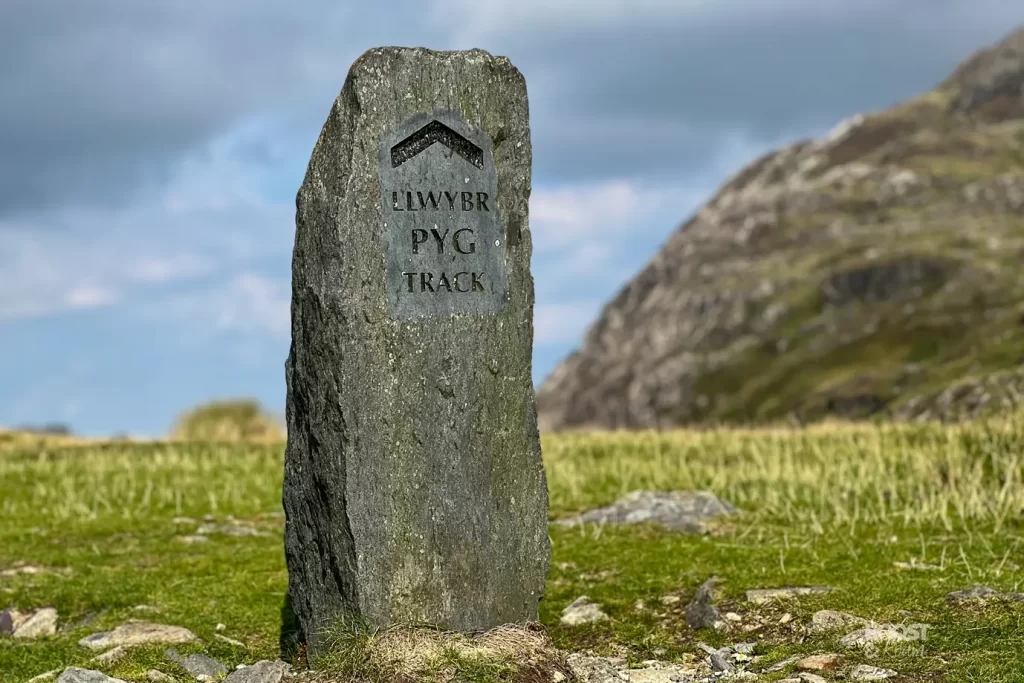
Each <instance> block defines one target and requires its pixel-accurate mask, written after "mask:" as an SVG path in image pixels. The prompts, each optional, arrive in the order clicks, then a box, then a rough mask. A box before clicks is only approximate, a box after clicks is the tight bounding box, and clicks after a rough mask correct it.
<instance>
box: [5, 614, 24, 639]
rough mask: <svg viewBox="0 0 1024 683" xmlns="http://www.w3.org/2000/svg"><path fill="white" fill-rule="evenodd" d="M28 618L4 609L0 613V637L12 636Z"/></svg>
mask: <svg viewBox="0 0 1024 683" xmlns="http://www.w3.org/2000/svg"><path fill="white" fill-rule="evenodd" d="M27 618H28V615H27V614H25V613H23V612H19V611H18V610H16V609H5V610H4V611H3V612H0V635H2V636H10V635H14V630H15V629H16V628H18V626H21V624H22V623H23V622H24V621H25V619H27Z"/></svg>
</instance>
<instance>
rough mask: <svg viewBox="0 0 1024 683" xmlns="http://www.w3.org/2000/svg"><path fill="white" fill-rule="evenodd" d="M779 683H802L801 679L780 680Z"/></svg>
mask: <svg viewBox="0 0 1024 683" xmlns="http://www.w3.org/2000/svg"><path fill="white" fill-rule="evenodd" d="M779 683H802V681H801V680H800V679H799V678H782V679H779Z"/></svg>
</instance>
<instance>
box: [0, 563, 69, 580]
mask: <svg viewBox="0 0 1024 683" xmlns="http://www.w3.org/2000/svg"><path fill="white" fill-rule="evenodd" d="M55 571H56V570H54V569H50V568H48V567H43V566H41V565H38V564H30V563H28V562H15V563H14V564H12V565H11V566H10V567H8V568H7V569H3V570H0V577H3V578H10V577H13V576H17V575H18V574H28V575H37V574H51V573H54V572H55Z"/></svg>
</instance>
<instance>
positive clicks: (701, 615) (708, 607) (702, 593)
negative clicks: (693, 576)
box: [686, 576, 723, 629]
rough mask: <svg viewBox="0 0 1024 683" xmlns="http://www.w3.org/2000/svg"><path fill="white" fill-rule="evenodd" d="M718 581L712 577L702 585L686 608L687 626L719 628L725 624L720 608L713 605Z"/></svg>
mask: <svg viewBox="0 0 1024 683" xmlns="http://www.w3.org/2000/svg"><path fill="white" fill-rule="evenodd" d="M716 581H717V578H716V577H714V576H712V577H711V578H710V579H708V580H707V581H705V582H704V583H702V584H701V585H700V587H699V588H698V589H697V593H696V595H694V596H693V600H691V601H690V604H688V605H687V606H686V625H687V626H689V627H690V628H693V629H702V628H719V627H720V625H722V624H723V622H722V618H721V615H720V614H719V613H718V608H717V607H715V605H714V604H713V603H714V599H715V594H714V589H715V582H716Z"/></svg>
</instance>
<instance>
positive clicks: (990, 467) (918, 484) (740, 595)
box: [0, 415, 1024, 683]
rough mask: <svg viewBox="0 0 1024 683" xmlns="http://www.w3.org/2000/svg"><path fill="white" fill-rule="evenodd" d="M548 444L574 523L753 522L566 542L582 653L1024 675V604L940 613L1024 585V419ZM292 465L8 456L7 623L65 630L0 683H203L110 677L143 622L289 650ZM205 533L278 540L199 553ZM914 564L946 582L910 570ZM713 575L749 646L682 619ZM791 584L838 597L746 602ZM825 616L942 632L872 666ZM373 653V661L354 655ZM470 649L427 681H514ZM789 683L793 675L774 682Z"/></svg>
mask: <svg viewBox="0 0 1024 683" xmlns="http://www.w3.org/2000/svg"><path fill="white" fill-rule="evenodd" d="M543 448H544V455H545V461H546V466H547V472H548V480H549V491H550V497H551V507H552V514H553V515H554V516H557V517H562V516H566V515H570V514H572V513H574V512H576V511H580V510H584V509H587V508H590V507H593V506H596V505H601V504H606V503H609V502H611V501H613V500H615V499H616V498H618V497H619V496H621V495H623V494H625V493H626V492H628V491H631V490H635V489H640V488H649V489H707V490H711V491H714V492H715V493H716V494H718V495H720V496H722V497H723V498H725V499H727V500H729V501H731V502H733V503H734V504H735V505H737V506H738V507H739V508H741V510H742V511H743V512H742V513H741V514H739V515H737V516H735V517H731V518H727V519H724V520H722V521H721V522H719V523H717V524H716V525H714V527H713V531H712V533H710V534H707V535H683V534H674V533H668V532H664V531H661V530H659V529H657V528H653V527H629V528H615V527H595V526H585V527H561V526H553V527H552V528H551V534H552V540H553V545H552V549H553V552H552V555H553V559H552V569H551V572H550V575H549V580H548V587H547V595H546V597H545V599H544V601H543V602H542V604H541V614H540V617H541V622H542V624H543V626H544V627H546V629H547V632H548V634H549V635H550V637H551V638H552V639H553V641H554V643H555V645H557V646H558V647H559V648H562V649H563V650H581V649H592V650H594V651H595V652H598V653H601V654H612V653H615V654H621V655H623V656H626V657H628V658H629V659H630V660H631V661H633V662H639V661H642V660H644V659H651V658H658V659H668V660H676V661H685V660H687V659H693V658H694V657H696V656H697V655H698V654H699V650H697V648H696V644H697V643H698V642H706V643H709V644H714V645H718V644H728V643H734V642H742V641H748V642H756V643H757V646H756V650H755V654H758V655H761V656H763V657H765V659H764V660H763V661H764V662H771V661H775V660H781V659H783V658H785V657H787V656H790V655H792V654H804V653H806V654H812V653H820V652H832V651H834V652H841V653H844V654H845V655H846V665H847V666H852V665H854V664H856V663H861V662H866V663H871V664H874V665H877V666H885V667H888V668H892V669H896V670H897V671H899V672H900V673H901V674H902V676H903V677H902V678H901V679H898V680H904V681H905V680H929V681H931V680H951V681H986V682H992V681H1019V680H1024V605H1022V604H1019V603H1008V602H1001V601H990V602H988V603H985V604H971V605H963V606H955V605H951V604H949V603H947V601H946V600H945V599H944V596H945V594H946V593H948V592H949V591H954V590H960V589H963V588H967V587H969V586H970V585H972V584H985V585H989V586H991V587H993V588H996V589H997V590H1003V591H1021V590H1024V569H1022V567H1021V563H1022V558H1024V543H1022V531H1024V524H1022V523H1021V512H1022V511H1024V485H1022V481H1021V478H1022V475H1024V416H1021V415H1016V416H1010V417H1005V418H1000V419H993V420H989V421H986V422H984V423H975V424H969V425H961V426H941V425H937V424H930V423H929V424H918V425H893V424H881V425H856V426H855V425H846V424H838V423H833V424H825V425H820V426H814V427H808V428H804V429H789V428H760V429H748V430H744V429H729V430H725V429H722V430H713V429H708V430H688V431H676V432H666V433H607V434H565V435H552V436H546V437H545V438H544V440H543ZM282 451H283V449H282V447H281V446H280V445H279V444H254V445H246V444H240V443H238V444H222V445H217V444H191V443H126V442H120V443H95V442H81V441H74V442H68V441H61V440H56V441H47V440H40V439H34V440H31V441H29V442H24V441H19V440H14V439H10V440H6V441H2V442H0V520H2V522H0V571H2V570H4V569H9V568H12V567H15V566H16V564H17V563H19V562H28V563H31V564H33V565H38V566H41V567H44V568H47V569H48V570H49V571H46V572H44V573H34V574H29V573H16V574H13V575H0V608H2V607H4V606H7V605H11V606H17V607H21V608H23V609H30V608H36V607H42V606H47V605H52V606H55V607H56V608H57V609H58V611H59V613H60V617H61V624H62V626H63V627H64V628H65V629H67V630H65V631H64V632H61V633H59V634H58V635H56V636H52V637H48V638H44V639H41V640H38V641H20V640H18V641H15V640H12V639H10V638H0V683H12V682H19V683H20V682H21V681H25V680H28V679H29V678H31V677H33V676H35V675H37V674H40V673H42V672H44V671H48V670H51V669H55V668H60V667H63V666H69V665H78V666H83V665H84V666H87V667H89V668H97V669H100V670H103V671H105V672H106V673H108V674H110V675H113V676H116V677H118V678H122V679H126V680H144V678H145V672H146V670H147V669H150V668H159V669H161V670H163V671H166V672H167V673H169V674H171V675H173V676H175V677H176V678H177V679H179V680H182V681H184V680H188V678H187V676H186V674H185V673H184V671H183V670H181V669H179V668H178V667H177V666H176V665H174V664H172V663H170V662H169V661H168V660H167V659H166V657H165V655H164V654H163V653H164V650H165V647H164V646H146V647H140V648H137V649H133V650H131V651H130V652H129V654H128V655H127V656H126V657H125V658H124V659H122V660H120V661H119V662H116V663H113V664H110V665H98V664H95V663H92V664H89V663H87V661H88V659H89V658H90V657H92V656H94V655H95V653H93V652H91V651H88V650H85V649H84V648H81V647H79V646H78V645H77V644H76V643H77V641H78V640H79V639H81V638H82V637H84V636H85V635H88V634H90V633H94V632H96V631H100V630H106V629H109V628H113V627H114V626H117V625H119V624H121V623H124V622H125V621H126V620H128V619H131V618H135V619H145V620H149V621H158V622H160V623H167V624H174V625H179V626H184V627H187V628H189V629H191V630H192V631H193V632H194V633H196V635H198V636H199V637H200V638H201V639H202V641H203V643H202V644H192V645H185V646H179V647H178V648H177V649H178V650H179V652H182V653H189V652H200V651H202V652H205V653H207V654H209V655H210V656H212V657H214V658H217V659H219V660H220V661H222V662H225V663H226V664H228V665H229V666H231V667H233V666H234V665H236V664H238V663H252V662H254V661H257V660H258V659H265V658H277V657H279V656H281V643H280V638H281V623H282V608H283V605H284V598H285V592H286V589H287V572H286V569H285V563H284V553H283V547H282V539H281V533H282V526H283V515H282V512H281V504H280V490H281V488H280V487H281V477H282V458H283V453H282ZM184 517H188V518H191V520H193V521H188V520H185V519H182V518H184ZM204 518H207V520H212V521H213V522H215V523H219V524H231V523H232V522H235V523H239V524H244V525H246V526H248V527H251V528H253V529H256V530H257V531H259V532H261V533H262V534H264V535H254V536H243V537H237V536H228V535H217V534H213V535H210V537H209V538H210V540H209V542H206V543H200V544H189V543H185V542H182V541H181V540H179V539H180V538H181V537H182V536H187V535H190V534H194V533H195V531H196V528H197V527H198V526H199V525H200V524H202V523H203V522H204ZM911 561H916V562H918V563H926V564H930V565H935V566H936V567H938V568H937V569H931V570H914V569H902V568H899V567H897V566H896V563H898V562H911ZM712 575H715V576H718V577H719V579H720V580H721V583H720V585H719V588H718V595H719V598H718V600H719V603H720V608H721V609H722V611H723V613H724V612H726V611H733V612H735V613H737V614H739V615H740V617H741V619H742V620H741V621H740V622H739V625H738V626H737V628H736V629H735V630H734V631H733V632H731V633H715V632H694V631H692V630H691V629H689V628H688V627H687V626H686V624H685V620H684V617H683V611H684V607H685V604H686V602H687V601H688V600H689V598H690V597H691V596H692V595H693V592H694V591H695V589H696V587H697V586H698V585H699V584H700V583H701V582H703V581H704V580H705V579H706V578H708V577H709V576H712ZM787 585H828V586H831V587H833V588H835V590H834V591H833V592H832V593H828V594H824V595H813V596H806V597H802V598H799V599H797V600H794V601H788V602H779V603H769V604H766V605H753V604H751V603H748V602H746V601H745V600H744V591H746V590H748V589H753V588H767V587H775V586H787ZM584 594H585V595H588V596H589V597H590V598H591V599H593V600H595V601H597V602H599V603H601V604H602V605H603V607H604V609H605V611H606V612H607V613H608V615H609V616H610V617H611V618H610V619H609V620H607V621H604V622H598V623H596V624H591V625H584V626H575V627H567V626H562V625H560V624H559V616H560V612H561V610H562V608H563V607H564V606H565V605H567V604H568V603H569V602H571V601H572V600H574V599H575V598H577V597H578V596H580V595H584ZM675 598H678V600H675ZM637 601H641V602H642V603H643V605H644V607H643V609H637ZM140 606H147V608H145V609H140ZM148 608H156V609H157V610H159V611H156V612H154V611H150V610H149V609H148ZM818 609H838V610H844V611H849V612H852V613H855V614H857V615H859V616H862V617H865V618H868V619H874V620H877V621H884V622H892V623H897V624H918V623H920V624H927V625H928V631H927V639H926V640H924V641H918V642H914V643H912V644H911V645H912V646H911V647H903V648H889V649H885V650H882V651H880V652H879V653H878V654H877V655H876V656H874V657H873V658H868V657H867V655H865V654H864V653H861V652H857V651H851V650H846V649H844V648H842V647H840V646H839V645H838V643H837V638H838V637H839V636H841V635H843V633H841V632H840V633H835V634H808V633H807V632H806V625H807V624H808V622H809V619H810V615H811V614H812V613H813V612H814V611H815V610H818ZM787 614H788V615H789V617H785V615H787ZM784 617H785V618H784ZM783 622H784V623H783ZM218 624H223V627H222V629H221V630H218ZM68 625H70V628H69V627H68ZM745 625H749V627H751V628H752V629H753V630H751V631H749V632H744V631H743V630H742V627H743V626H745ZM217 636H226V637H228V638H231V639H233V640H235V641H238V642H239V643H241V646H239V645H236V644H232V643H229V642H226V641H224V640H222V639H220V638H218V637H217ZM386 637H396V636H393V635H392V636H388V634H365V633H364V634H362V635H360V633H359V632H358V631H356V632H352V633H348V634H347V635H345V634H342V636H341V637H340V638H339V644H340V645H339V652H349V653H353V654H352V655H350V656H340V657H338V658H336V661H334V662H328V663H329V664H331V666H332V667H333V669H334V670H335V671H341V672H344V669H345V666H346V662H348V663H350V664H351V662H353V661H366V659H365V658H366V657H372V656H374V653H375V652H380V651H382V649H381V647H380V642H381V640H380V639H381V638H386ZM374 638H376V639H377V640H373V639H374ZM467 648H468V649H467ZM358 653H362V654H361V655H359V656H360V657H362V658H363V659H362V660H360V659H359V657H355V658H353V657H354V655H355V654H358ZM473 653H474V650H473V648H472V647H468V646H467V647H463V648H462V649H460V648H459V647H457V646H453V645H451V643H448V644H447V645H445V646H444V647H441V648H440V649H439V650H437V652H436V653H435V655H436V656H434V658H433V659H431V660H430V661H431V663H430V664H429V666H428V668H429V669H430V671H431V673H430V676H435V677H436V678H437V680H443V679H444V677H445V676H449V677H450V676H452V675H454V673H457V674H458V675H460V676H462V677H463V678H464V679H466V680H473V681H490V680H494V681H499V680H511V678H510V677H512V676H513V670H514V668H515V667H514V666H513V665H512V664H511V663H510V661H507V660H504V659H502V658H501V657H499V658H497V659H494V658H491V659H480V658H479V657H476V656H475V655H474V654H473ZM286 655H288V656H290V653H287V652H286ZM374 666H376V667H377V669H380V663H379V662H378V664H376V665H374ZM366 670H367V669H366V668H365V667H364V669H363V671H364V672H365V671H366ZM370 670H373V667H370ZM453 672H454V673H453ZM772 677H774V678H782V677H784V673H779V674H772V675H770V676H767V677H764V678H763V680H772ZM396 680H397V679H396ZM422 680H431V679H430V678H429V676H428V677H427V678H424V679H422Z"/></svg>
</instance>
